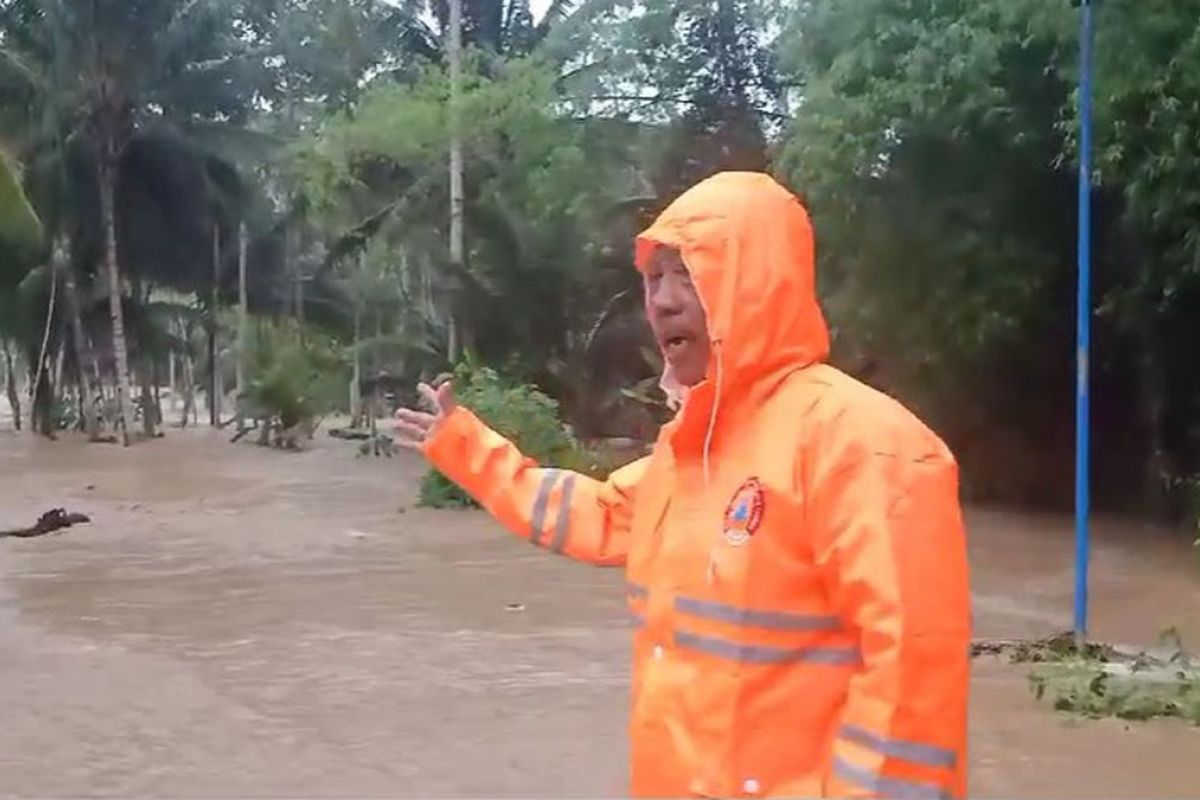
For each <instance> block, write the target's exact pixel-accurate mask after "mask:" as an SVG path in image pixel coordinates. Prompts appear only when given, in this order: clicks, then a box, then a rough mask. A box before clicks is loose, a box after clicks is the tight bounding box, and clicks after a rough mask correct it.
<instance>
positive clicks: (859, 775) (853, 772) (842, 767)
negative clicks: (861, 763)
mask: <svg viewBox="0 0 1200 800" xmlns="http://www.w3.org/2000/svg"><path fill="white" fill-rule="evenodd" d="M833 774H834V775H836V776H837V777H838V778H841V779H842V780H844V781H846V782H847V783H853V784H855V785H857V786H860V787H862V788H863V789H866V790H867V791H869V792H872V793H873V794H878V795H881V796H883V797H895V798H898V800H949V799H950V793H949V792H947V791H946V790H945V789H943V788H942V787H940V786H937V785H935V784H932V783H919V782H917V781H909V780H904V779H902V778H885V777H883V776H882V775H879V774H878V773H876V772H874V771H873V770H869V769H863V768H862V767H856V766H854V765H853V764H851V763H850V762H848V761H846V760H845V759H842V758H839V757H837V756H835V757H834V759H833Z"/></svg>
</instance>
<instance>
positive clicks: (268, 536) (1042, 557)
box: [0, 429, 1200, 798]
mask: <svg viewBox="0 0 1200 800" xmlns="http://www.w3.org/2000/svg"><path fill="white" fill-rule="evenodd" d="M226 439H227V434H220V433H214V432H212V431H210V430H207V429H200V430H193V431H187V432H180V431H177V430H171V431H170V432H169V433H168V436H167V438H165V439H160V440H157V441H152V442H145V443H142V444H139V445H137V446H135V447H133V448H131V449H128V450H125V449H121V448H118V447H115V446H106V445H91V446H89V445H85V444H83V443H81V442H79V441H76V440H63V441H59V442H56V443H49V442H44V441H37V440H34V439H33V438H32V437H30V436H28V435H17V434H13V433H11V432H0V528H6V527H17V526H23V525H28V524H31V523H32V521H33V520H34V519H36V518H37V516H38V515H39V514H40V513H41V512H42V511H45V510H46V509H48V508H50V507H53V506H66V507H67V508H69V509H71V510H78V511H83V512H85V513H87V514H90V515H91V516H92V519H93V521H92V523H91V524H88V525H83V526H80V527H76V528H71V529H69V530H67V531H66V532H63V533H62V534H60V535H54V536H48V537H44V538H40V539H31V540H12V539H8V540H0V718H2V719H3V724H2V725H0V794H10V795H18V796H26V797H64V796H84V795H87V796H109V797H118V796H119V797H129V796H135V795H137V796H147V795H152V796H159V797H281V796H288V797H306V798H308V797H366V796H372V797H384V796H386V797H397V796H423V797H429V796H454V797H467V796H473V797H479V796H489V797H497V796H511V797H516V796H525V797H531V796H534V797H551V796H555V797H601V796H609V797H611V796H620V795H622V794H623V792H624V791H625V731H624V724H625V719H626V712H627V707H626V685H627V679H628V663H627V662H628V657H629V642H630V635H631V630H630V626H629V624H628V622H627V621H626V616H625V613H624V607H623V600H622V589H621V586H622V576H621V574H620V572H619V571H615V570H600V569H593V568H589V567H584V566H580V565H575V564H572V563H570V562H567V561H564V560H560V559H556V558H554V557H552V556H548V555H545V554H543V553H541V552H539V551H536V550H534V549H533V548H530V547H528V546H526V545H524V544H523V543H521V542H518V541H516V540H515V539H512V538H510V537H508V536H507V535H505V534H503V533H502V532H500V530H499V529H498V528H497V526H496V525H495V524H493V523H492V522H491V521H489V520H488V519H487V518H486V517H484V516H483V515H481V514H477V513H469V512H432V511H425V510H420V509H417V508H415V507H414V504H413V502H414V495H415V491H416V480H417V477H418V476H419V474H420V471H421V465H420V464H419V463H418V462H417V461H416V460H415V459H414V458H412V457H410V456H407V455H406V456H402V457H397V458H395V459H390V460H389V459H374V458H371V459H367V458H356V457H355V451H354V448H353V447H352V446H351V445H349V444H347V443H344V442H339V441H337V440H334V439H331V438H329V437H328V436H326V435H325V434H324V433H321V434H319V435H318V436H317V438H316V440H315V441H314V442H313V446H312V447H311V449H309V450H308V451H307V452H303V453H297V454H285V453H280V452H277V451H271V450H265V449H261V448H258V447H256V446H253V445H249V444H245V445H243V444H239V445H230V444H228V443H227V441H226ZM1064 479H1069V478H1064ZM970 523H971V554H972V562H973V579H974V588H975V593H976V599H975V623H976V633H977V635H979V636H1025V635H1045V634H1050V633H1055V632H1057V631H1059V630H1062V629H1065V628H1066V627H1069V624H1070V608H1071V580H1072V563H1071V540H1070V523H1069V520H1064V519H1061V518H1056V517H1044V518H1042V517H1031V516H1028V515H1015V514H1007V513H1001V512H995V511H974V512H972V514H971V519H970ZM1094 552H1095V558H1094V563H1093V570H1094V572H1093V575H1094V582H1093V603H1094V606H1093V608H1094V627H1095V634H1096V635H1097V636H1098V637H1101V638H1104V639H1108V640H1113V641H1118V642H1127V643H1130V644H1136V645H1149V644H1153V643H1154V641H1155V639H1156V636H1157V634H1158V632H1159V631H1160V629H1162V628H1164V627H1166V626H1168V625H1176V626H1178V627H1179V628H1180V630H1181V631H1182V633H1183V634H1184V636H1185V638H1186V639H1188V640H1190V641H1193V642H1200V564H1197V563H1196V562H1195V559H1194V557H1193V556H1192V554H1191V553H1190V550H1189V548H1188V546H1187V544H1186V543H1185V542H1183V541H1182V540H1181V539H1179V538H1170V537H1167V536H1164V535H1163V534H1162V533H1160V532H1157V531H1154V530H1152V529H1150V528H1137V527H1134V526H1131V525H1121V524H1119V523H1115V522H1108V523H1102V524H1099V525H1098V526H1097V543H1096V546H1095V551H1094ZM510 604H519V605H518V606H517V607H514V608H510ZM1025 675H1026V673H1025V671H1024V670H1023V669H1022V668H1020V667H1016V666H1010V665H1007V664H1005V663H1002V662H1000V661H998V660H981V661H977V662H976V667H975V672H974V686H973V696H972V707H971V745H970V748H971V760H972V770H971V790H972V795H974V796H993V797H1047V798H1049V797H1094V796H1104V797H1148V796H1154V797H1187V796H1196V795H1197V794H1200V768H1198V767H1197V764H1198V763H1200V731H1198V730H1197V729H1194V728H1190V727H1188V726H1186V725H1183V724H1176V723H1173V722H1155V723H1148V724H1143V723H1139V724H1125V723H1122V722H1118V721H1095V722H1093V721H1081V720H1078V719H1075V718H1072V717H1069V716H1065V715H1059V714H1055V713H1054V712H1052V711H1050V710H1049V709H1048V708H1047V707H1046V706H1045V705H1044V704H1038V703H1036V702H1035V701H1034V699H1033V698H1032V696H1031V694H1030V693H1029V691H1028V689H1027V687H1026V682H1025V681H1026V678H1025Z"/></svg>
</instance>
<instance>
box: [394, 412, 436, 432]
mask: <svg viewBox="0 0 1200 800" xmlns="http://www.w3.org/2000/svg"><path fill="white" fill-rule="evenodd" d="M396 419H398V420H403V421H404V422H408V423H410V424H413V425H422V426H424V427H426V428H429V427H432V426H433V423H435V422H436V421H437V417H436V416H434V415H433V414H426V413H425V412H424V411H415V410H413V409H411V408H401V409H399V410H397V411H396Z"/></svg>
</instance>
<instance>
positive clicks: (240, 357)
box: [237, 222, 250, 397]
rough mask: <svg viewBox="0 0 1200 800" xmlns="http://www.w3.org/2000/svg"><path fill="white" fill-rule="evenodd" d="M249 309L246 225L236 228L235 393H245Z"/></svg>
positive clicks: (239, 395)
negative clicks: (247, 297)
mask: <svg viewBox="0 0 1200 800" xmlns="http://www.w3.org/2000/svg"><path fill="white" fill-rule="evenodd" d="M249 317H250V315H249V309H248V308H247V304H246V223H245V222H243V223H242V224H241V225H240V226H239V227H238V333H237V337H238V343H237V393H238V397H241V396H242V394H243V393H244V392H245V391H246V347H247V343H246V334H247V330H246V328H247V326H248V325H249Z"/></svg>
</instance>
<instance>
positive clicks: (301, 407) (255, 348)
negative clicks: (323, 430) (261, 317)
mask: <svg viewBox="0 0 1200 800" xmlns="http://www.w3.org/2000/svg"><path fill="white" fill-rule="evenodd" d="M347 377H348V376H347V371H346V369H345V366H344V364H343V363H342V360H341V358H340V356H339V354H338V350H337V348H336V346H335V344H334V343H333V342H332V341H330V340H328V339H324V338H321V337H319V336H318V335H315V334H314V333H312V332H309V333H307V334H305V335H304V336H301V335H300V333H299V331H298V330H297V329H296V326H295V325H292V324H280V325H275V324H272V323H269V322H260V323H259V324H258V325H256V326H255V328H254V331H253V336H252V337H251V339H250V347H249V359H248V363H247V384H248V385H247V388H246V391H245V392H244V393H243V396H244V398H245V402H246V403H247V404H248V405H249V406H250V407H251V408H253V409H254V410H256V411H258V412H260V413H264V414H265V415H266V416H268V417H269V418H270V419H271V420H273V421H274V422H276V423H277V424H278V425H279V427H280V428H281V429H287V428H291V427H293V426H295V425H298V424H308V423H311V422H312V421H313V420H314V418H316V417H319V416H323V415H325V414H328V413H329V412H331V411H333V410H334V409H335V408H338V407H339V405H340V404H341V403H342V401H343V392H344V387H345V385H346V380H347Z"/></svg>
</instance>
